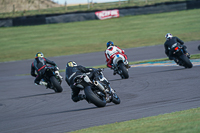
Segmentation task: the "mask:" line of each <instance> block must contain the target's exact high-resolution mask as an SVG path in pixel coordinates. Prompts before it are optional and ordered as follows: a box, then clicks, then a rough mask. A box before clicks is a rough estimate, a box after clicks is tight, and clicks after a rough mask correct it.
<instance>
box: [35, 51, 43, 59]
mask: <svg viewBox="0 0 200 133" xmlns="http://www.w3.org/2000/svg"><path fill="white" fill-rule="evenodd" d="M35 57H36V58H37V57H44V54H43V53H42V52H38V53H37V54H36V55H35Z"/></svg>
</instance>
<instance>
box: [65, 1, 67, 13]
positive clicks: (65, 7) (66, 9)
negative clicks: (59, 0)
mask: <svg viewBox="0 0 200 133" xmlns="http://www.w3.org/2000/svg"><path fill="white" fill-rule="evenodd" d="M65 11H67V1H65Z"/></svg>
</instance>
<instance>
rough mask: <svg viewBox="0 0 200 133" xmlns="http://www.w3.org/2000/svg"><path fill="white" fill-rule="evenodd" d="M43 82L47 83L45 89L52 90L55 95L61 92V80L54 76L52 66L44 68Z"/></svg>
mask: <svg viewBox="0 0 200 133" xmlns="http://www.w3.org/2000/svg"><path fill="white" fill-rule="evenodd" d="M43 80H44V81H45V82H47V83H48V85H47V86H46V87H47V88H49V89H52V90H54V91H55V92H57V93H60V92H62V91H63V88H62V87H61V83H62V79H60V77H59V76H57V75H56V74H55V67H54V66H46V69H45V73H44V77H43Z"/></svg>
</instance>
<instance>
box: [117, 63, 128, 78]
mask: <svg viewBox="0 0 200 133" xmlns="http://www.w3.org/2000/svg"><path fill="white" fill-rule="evenodd" d="M119 68H120V69H121V70H122V75H121V77H122V78H123V79H128V78H129V75H128V71H127V69H126V67H125V65H124V63H122V62H120V63H119Z"/></svg>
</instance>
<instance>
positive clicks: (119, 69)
mask: <svg viewBox="0 0 200 133" xmlns="http://www.w3.org/2000/svg"><path fill="white" fill-rule="evenodd" d="M113 67H114V68H113V69H114V71H115V72H116V73H117V74H119V75H120V76H121V78H122V79H127V78H129V74H128V68H130V66H129V64H128V61H127V60H126V59H125V57H124V56H123V55H121V54H116V55H115V56H114V58H113Z"/></svg>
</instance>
